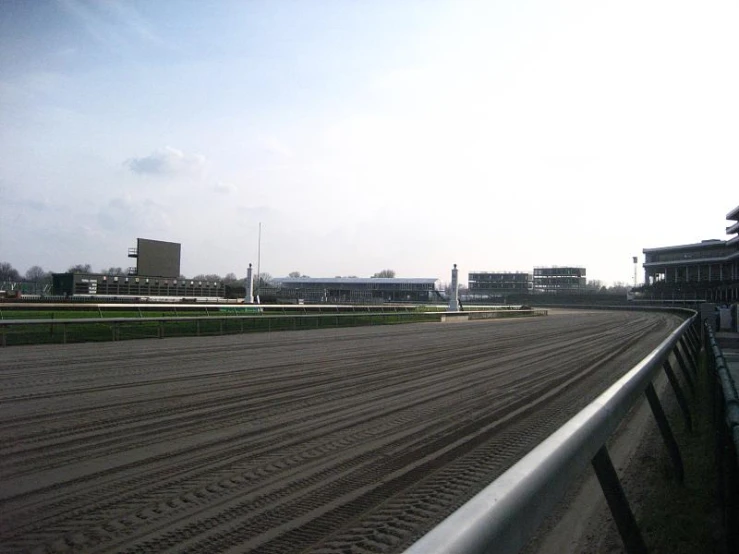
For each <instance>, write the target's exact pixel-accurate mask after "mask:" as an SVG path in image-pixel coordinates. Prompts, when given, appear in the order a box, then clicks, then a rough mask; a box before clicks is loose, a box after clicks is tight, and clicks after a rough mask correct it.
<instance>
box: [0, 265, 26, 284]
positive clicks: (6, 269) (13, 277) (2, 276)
mask: <svg viewBox="0 0 739 554" xmlns="http://www.w3.org/2000/svg"><path fill="white" fill-rule="evenodd" d="M20 278H21V276H20V273H18V270H17V269H15V268H13V266H12V265H11V264H10V263H8V262H0V281H20Z"/></svg>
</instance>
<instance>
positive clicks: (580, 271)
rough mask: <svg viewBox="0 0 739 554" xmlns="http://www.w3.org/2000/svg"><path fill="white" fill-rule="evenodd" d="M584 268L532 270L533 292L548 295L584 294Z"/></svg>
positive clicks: (563, 267)
mask: <svg viewBox="0 0 739 554" xmlns="http://www.w3.org/2000/svg"><path fill="white" fill-rule="evenodd" d="M586 282H587V280H586V271H585V268H584V267H575V266H548V267H535V268H534V292H535V293H548V294H580V293H583V292H585V290H586V288H585V285H586Z"/></svg>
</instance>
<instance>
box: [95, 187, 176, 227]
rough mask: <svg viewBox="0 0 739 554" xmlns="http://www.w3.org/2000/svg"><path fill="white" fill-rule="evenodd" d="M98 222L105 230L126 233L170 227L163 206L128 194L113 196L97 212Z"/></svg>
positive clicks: (167, 215)
mask: <svg viewBox="0 0 739 554" xmlns="http://www.w3.org/2000/svg"><path fill="white" fill-rule="evenodd" d="M98 222H99V223H100V226H101V227H102V228H104V229H105V230H106V231H113V232H122V233H128V234H130V235H131V236H133V235H135V234H136V233H139V232H141V231H164V230H168V229H169V228H170V227H171V220H170V216H169V214H168V213H167V210H166V208H165V207H164V206H162V205H160V204H157V203H156V202H154V201H152V200H149V199H146V200H142V201H139V200H134V199H133V198H131V197H130V196H125V197H119V198H113V199H112V200H110V201H109V202H108V204H107V205H105V206H104V207H103V208H102V209H101V210H100V211H99V213H98Z"/></svg>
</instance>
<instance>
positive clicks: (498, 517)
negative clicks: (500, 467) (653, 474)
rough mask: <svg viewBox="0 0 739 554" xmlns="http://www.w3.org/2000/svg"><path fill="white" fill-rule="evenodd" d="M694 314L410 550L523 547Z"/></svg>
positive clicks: (478, 552)
mask: <svg viewBox="0 0 739 554" xmlns="http://www.w3.org/2000/svg"><path fill="white" fill-rule="evenodd" d="M693 313H694V315H693V316H692V317H691V318H690V319H688V320H686V321H684V322H683V323H682V324H681V325H680V326H679V327H678V328H677V329H676V330H675V331H673V332H672V333H671V334H670V336H669V337H667V338H666V339H665V340H664V341H663V342H662V343H661V344H660V345H659V346H658V347H657V348H655V349H654V350H653V351H652V352H651V353H650V354H649V355H648V356H647V357H646V358H644V359H643V360H642V361H641V362H639V363H638V364H637V365H636V366H634V367H633V368H632V369H631V370H630V371H629V372H628V373H626V374H625V375H624V376H623V377H621V378H620V379H619V380H618V381H616V383H614V384H613V385H612V386H611V387H609V388H608V389H607V390H606V391H605V392H604V393H603V394H601V395H600V396H599V397H598V398H596V399H595V400H594V401H593V402H592V403H590V404H589V405H588V406H586V407H585V408H584V409H583V410H581V411H580V412H579V413H577V414H576V415H575V416H574V417H572V419H570V420H569V421H568V422H567V423H565V424H564V425H563V426H562V427H560V428H559V429H558V430H557V431H555V432H554V433H553V434H552V435H550V436H549V437H548V438H547V439H545V440H544V441H543V442H542V443H541V444H539V445H538V446H537V447H535V448H534V449H533V450H532V451H531V452H529V453H528V454H527V455H526V456H524V457H523V458H522V459H521V460H520V461H519V462H517V463H516V464H515V465H513V466H512V467H511V468H510V469H508V470H507V471H506V472H505V473H503V474H502V475H501V476H500V477H498V478H497V479H496V480H495V481H493V482H492V483H491V484H490V485H488V486H487V487H485V488H484V489H483V490H482V491H481V492H479V493H478V494H477V495H476V496H474V497H473V498H472V499H470V500H469V501H468V502H467V503H466V504H464V505H463V506H462V507H460V508H459V509H458V510H457V511H455V512H454V513H452V514H451V515H450V516H449V517H447V518H446V519H445V520H444V521H442V522H441V523H440V524H439V525H437V526H436V527H435V528H434V529H432V530H431V531H430V532H428V533H427V534H426V535H424V536H423V537H422V538H421V539H419V540H418V541H417V542H416V543H414V544H413V545H411V547H410V548H408V549H407V550H406V551H405V554H482V553H490V552H495V553H502V554H505V553H515V552H518V551H519V550H520V549H521V548H522V547H523V546H524V545H525V544H526V543H527V542H528V540H529V539H530V538H531V537H532V535H533V534H534V532H535V531H536V530H537V528H538V527H539V526H540V525H541V523H542V522H543V521H544V519H545V518H546V517H547V516H548V515H549V514H550V512H551V511H552V510H553V509H554V507H555V506H556V505H557V503H558V502H559V501H560V500H561V499H562V498H563V497H564V495H565V493H566V492H567V490H568V489H569V488H570V487H571V486H572V484H573V483H574V481H575V480H576V479H577V477H578V476H579V475H580V474H581V472H582V471H583V469H585V467H586V466H587V465H588V464H589V463H591V461H593V459H594V457H595V456H596V454H597V453H599V451H600V450H601V448H603V447H604V445H605V443H606V441H607V440H608V438H609V437H610V436H611V434H612V433H613V432H614V430H615V429H616V427H618V425H619V424H620V423H621V421H622V420H623V418H624V416H625V415H626V413H627V412H628V411H629V410H630V409H631V408H632V407H633V405H634V404H635V403H636V401H637V400H638V399H639V398H641V397H642V395H643V394H645V392H646V391H647V388H648V387H649V386H650V385H651V383H652V379H653V378H654V376H655V374H656V373H657V372H658V371H659V370H660V368H661V367H662V364H663V363H664V361H665V360H666V359H667V357H668V356H669V354H670V353H671V351H672V350H673V348H675V347H676V345H677V344H678V342H679V341H680V340H681V338H682V337H683V335H684V334H685V333H686V332H687V330H688V329H689V328H690V326H691V325H692V324H693V322H694V321H695V318H696V317H697V316H696V315H695V312H693Z"/></svg>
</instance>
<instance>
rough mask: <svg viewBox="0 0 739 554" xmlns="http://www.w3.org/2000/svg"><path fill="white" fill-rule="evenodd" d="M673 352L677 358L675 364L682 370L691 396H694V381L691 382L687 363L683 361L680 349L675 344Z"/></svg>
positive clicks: (691, 378) (691, 377)
mask: <svg viewBox="0 0 739 554" xmlns="http://www.w3.org/2000/svg"><path fill="white" fill-rule="evenodd" d="M673 353H674V354H675V358H677V364H678V365H679V366H680V371H682V372H683V375H684V376H685V380H686V381H687V382H688V386H689V387H690V391H691V392H692V393H693V396H695V383H694V382H693V376H692V375H691V374H690V370H689V369H688V365H687V364H686V363H685V358H684V357H683V354H682V352H680V349H679V348H678V347H677V346H675V349H674V350H673Z"/></svg>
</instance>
